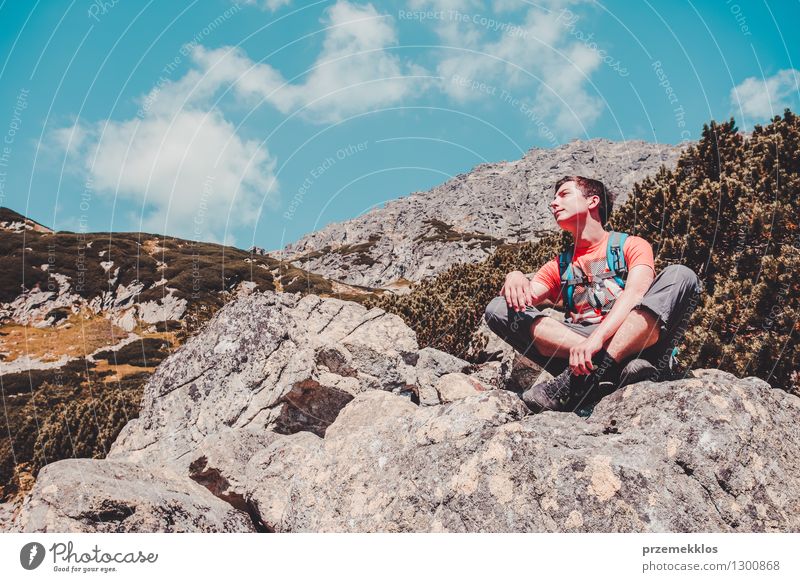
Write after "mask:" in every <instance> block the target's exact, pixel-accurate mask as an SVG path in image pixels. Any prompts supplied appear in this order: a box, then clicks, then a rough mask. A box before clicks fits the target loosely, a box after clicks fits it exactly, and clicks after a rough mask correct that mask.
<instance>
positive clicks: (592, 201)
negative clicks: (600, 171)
mask: <svg viewBox="0 0 800 582" xmlns="http://www.w3.org/2000/svg"><path fill="white" fill-rule="evenodd" d="M598 206H600V196H598V195H597V194H595V195H594V196H590V197H589V209H590V210H592V209H594V208H597V207H598Z"/></svg>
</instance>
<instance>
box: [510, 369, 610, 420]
mask: <svg viewBox="0 0 800 582" xmlns="http://www.w3.org/2000/svg"><path fill="white" fill-rule="evenodd" d="M604 384H605V383H604ZM600 392H601V386H600V381H599V378H598V376H597V375H596V374H594V373H592V374H588V375H586V376H573V375H572V373H571V371H570V369H569V368H567V369H566V370H564V371H563V372H562V373H561V374H559V375H558V376H556V377H555V378H553V379H552V380H550V381H548V382H542V383H541V384H536V385H535V386H533V387H532V388H529V389H528V390H526V391H525V392H523V393H522V401H523V402H524V403H525V404H526V405H527V406H528V408H530V409H531V411H532V412H534V413H539V412H543V411H545V410H553V411H555V412H574V411H575V410H576V409H577V408H579V407H581V406H584V405H587V404H590V403H592V402H594V401H596V400H599V399H600V398H602V395H601V393H600Z"/></svg>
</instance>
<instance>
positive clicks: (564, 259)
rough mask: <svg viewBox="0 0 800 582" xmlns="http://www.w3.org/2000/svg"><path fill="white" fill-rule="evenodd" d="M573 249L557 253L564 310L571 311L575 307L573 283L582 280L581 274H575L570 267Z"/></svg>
mask: <svg viewBox="0 0 800 582" xmlns="http://www.w3.org/2000/svg"><path fill="white" fill-rule="evenodd" d="M573 253H574V249H573V250H567V251H564V252H563V253H560V254H559V255H558V272H559V274H560V275H561V296H562V297H563V298H564V310H565V311H566V312H567V313H571V312H572V311H573V310H574V309H575V303H574V301H573V300H572V296H573V294H574V292H575V285H579V284H582V283H583V282H584V277H583V274H582V273H581V274H579V275H577V276H576V274H575V272H574V269H573V268H572V257H573Z"/></svg>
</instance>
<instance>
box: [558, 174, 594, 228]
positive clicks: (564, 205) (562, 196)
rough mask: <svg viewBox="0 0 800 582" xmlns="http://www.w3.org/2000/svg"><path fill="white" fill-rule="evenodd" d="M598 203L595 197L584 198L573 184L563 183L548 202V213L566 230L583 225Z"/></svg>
mask: <svg viewBox="0 0 800 582" xmlns="http://www.w3.org/2000/svg"><path fill="white" fill-rule="evenodd" d="M598 203H599V199H598V197H597V196H590V197H588V198H587V197H585V196H584V195H583V193H581V191H580V190H579V189H578V185H577V184H576V183H575V182H564V183H563V184H562V185H561V187H559V189H558V190H557V191H556V194H555V196H553V200H552V202H550V211H551V212H552V213H553V218H555V219H556V222H557V223H558V226H560V227H561V228H564V229H567V228H568V227H569V226H571V225H575V224H577V223H585V222H586V218H587V217H588V216H589V212H590V210H591V209H592V208H594V207H596V206H597V204H598Z"/></svg>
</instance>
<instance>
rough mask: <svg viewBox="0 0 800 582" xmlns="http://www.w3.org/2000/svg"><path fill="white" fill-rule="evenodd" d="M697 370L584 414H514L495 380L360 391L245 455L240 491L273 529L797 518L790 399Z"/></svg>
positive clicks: (688, 523)
mask: <svg viewBox="0 0 800 582" xmlns="http://www.w3.org/2000/svg"><path fill="white" fill-rule="evenodd" d="M697 376H698V377H697V378H695V379H685V380H678V381H673V382H664V383H658V384H655V383H651V382H643V383H640V384H636V385H632V386H628V387H626V388H624V389H623V390H622V391H619V392H617V393H615V394H613V395H612V396H610V397H608V398H606V399H604V400H603V401H602V402H601V403H600V404H598V406H597V407H596V408H595V411H594V414H593V415H592V416H591V417H589V418H588V419H583V418H580V417H578V416H576V415H573V414H561V413H552V412H548V413H545V414H542V415H536V416H531V415H526V412H527V411H526V409H525V407H524V406H523V405H522V403H521V402H520V400H519V399H518V398H517V397H515V396H514V395H512V394H511V393H510V392H508V391H504V390H495V391H491V392H486V393H483V394H480V395H476V396H471V397H469V398H466V399H464V400H460V401H458V402H455V403H453V404H449V405H444V406H438V407H430V408H421V407H417V406H414V405H413V404H411V403H410V402H408V401H404V400H402V399H400V398H397V397H396V396H393V395H391V394H387V393H381V392H371V393H364V394H361V395H359V396H357V397H356V398H355V400H354V401H353V402H351V403H350V404H349V405H348V406H347V407H346V408H345V409H344V410H343V411H342V413H341V414H340V415H339V417H338V418H337V420H336V422H335V423H334V424H333V425H332V426H331V427H330V428H329V429H328V432H327V433H326V435H325V438H324V439H321V438H319V437H316V436H315V435H313V434H311V433H307V432H304V433H298V434H295V435H291V436H284V437H281V438H279V439H277V440H276V441H275V442H273V443H272V444H271V445H270V446H269V447H268V448H267V449H265V450H264V451H262V452H260V453H258V454H257V455H256V456H255V457H254V458H253V459H252V460H251V461H250V463H249V464H248V467H247V489H248V495H249V496H250V497H251V498H252V499H253V502H254V504H255V506H256V507H257V508H258V511H259V513H260V515H261V517H262V519H263V520H264V521H265V523H267V524H269V525H270V526H271V527H272V528H274V529H275V530H276V531H345V532H350V531H392V532H393V531H461V532H467V531H468V532H475V531H488V532H518V531H547V532H562V531H583V532H640V531H678V532H703V531H722V532H726V531H798V530H800V511H798V510H800V465H799V464H798V459H800V438H798V431H797V427H796V424H795V422H794V420H793V419H794V418H796V416H797V414H798V412H800V399H798V398H797V397H795V396H791V395H789V394H787V393H786V392H783V391H780V390H775V389H772V388H770V387H769V385H768V384H766V383H765V382H763V381H761V380H757V379H754V378H746V379H744V380H739V379H737V378H735V377H734V376H732V375H730V374H726V373H723V372H719V371H717V370H702V371H699V372H697ZM331 492H335V494H331Z"/></svg>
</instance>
